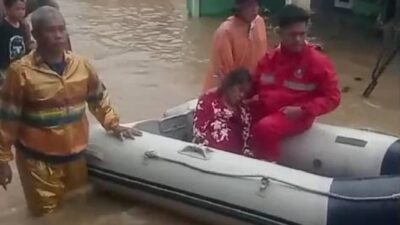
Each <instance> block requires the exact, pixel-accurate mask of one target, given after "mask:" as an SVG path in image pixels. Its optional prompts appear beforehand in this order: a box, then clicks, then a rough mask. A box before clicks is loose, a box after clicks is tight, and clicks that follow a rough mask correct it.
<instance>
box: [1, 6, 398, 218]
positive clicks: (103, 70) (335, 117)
mask: <svg viewBox="0 0 400 225" xmlns="http://www.w3.org/2000/svg"><path fill="white" fill-rule="evenodd" d="M59 3H60V5H61V9H62V11H63V13H64V15H65V18H66V21H67V24H68V29H69V33H70V35H71V42H72V47H73V50H74V51H76V52H78V53H80V54H82V55H85V56H87V57H88V58H90V59H92V62H93V64H94V65H95V67H96V68H97V69H98V72H99V75H100V76H101V78H102V79H103V81H104V82H105V84H106V85H107V87H108V89H109V91H110V93H111V96H112V99H113V102H114V105H115V106H116V108H117V110H118V111H119V112H120V114H121V118H122V121H123V122H131V121H134V120H140V119H146V118H150V117H157V116H160V115H161V114H162V112H164V111H165V109H167V108H169V107H172V106H174V105H177V104H180V103H182V102H184V101H186V100H189V99H192V98H194V97H196V96H197V94H198V93H199V90H200V87H201V82H202V79H203V76H204V74H205V72H206V69H207V63H208V56H209V52H210V47H211V44H210V43H211V37H212V34H213V31H214V30H215V29H216V27H217V26H218V25H219V23H220V22H221V19H209V18H204V19H203V18H202V19H200V20H198V19H190V18H187V16H186V5H185V1H184V0H59ZM338 23H339V24H340V21H339V22H338ZM312 34H313V36H315V37H317V38H318V40H320V41H322V42H323V43H324V46H325V48H326V51H327V52H328V54H329V55H330V56H331V57H332V58H333V59H334V61H335V63H336V66H337V69H338V72H339V74H340V77H341V85H342V87H346V89H348V92H346V93H343V101H342V105H341V107H340V109H338V110H337V111H336V112H334V113H332V114H330V115H329V116H326V117H324V118H321V121H322V122H325V123H329V124H336V125H343V126H349V127H355V128H370V129H374V130H378V131H382V132H387V133H391V134H396V135H400V72H399V71H400V63H399V61H398V60H397V61H395V63H393V64H397V65H392V66H391V67H390V68H388V71H387V72H386V74H385V75H384V76H383V77H382V79H381V81H380V83H379V84H378V87H377V88H376V90H375V92H374V93H373V95H372V96H371V98H370V99H368V100H365V99H364V98H362V97H361V94H362V92H363V90H364V88H365V87H366V86H367V84H368V82H369V75H370V73H371V71H372V69H373V67H374V64H375V61H376V55H377V53H378V52H379V46H380V44H379V40H378V39H374V38H372V35H371V32H369V31H365V30H360V29H355V28H354V27H352V26H351V25H347V26H346V25H340V26H327V25H326V24H325V23H324V21H320V22H317V21H314V24H313V29H312ZM271 36H272V37H271V38H270V39H271V40H274V38H273V35H272V34H271ZM14 169H15V168H14ZM87 189H89V190H82V191H81V193H76V194H75V195H74V196H73V197H72V198H71V200H69V201H67V202H66V205H65V207H64V209H63V210H62V211H60V212H58V213H56V214H55V215H52V216H50V217H48V218H44V219H32V218H31V217H30V216H29V215H28V212H27V210H26V206H25V201H24V197H23V193H22V190H21V186H20V184H19V178H18V177H17V173H15V176H14V181H13V183H12V185H10V186H9V190H8V191H7V192H4V191H3V190H0V199H1V200H0V224H7V225H36V224H38V225H39V224H59V225H69V224H74V225H86V224H87V225H89V224H93V225H109V224H117V225H150V224H151V225H161V224H163V225H169V224H170V225H184V224H185V225H189V224H190V225H192V224H196V223H195V222H191V221H190V220H187V219H184V218H181V217H178V216H176V215H173V214H171V213H168V212H164V211H160V210H158V209H153V208H151V207H148V206H143V205H142V204H140V203H132V202H124V201H120V200H116V199H114V198H110V197H106V196H103V195H102V194H98V193H94V192H92V191H90V188H87Z"/></svg>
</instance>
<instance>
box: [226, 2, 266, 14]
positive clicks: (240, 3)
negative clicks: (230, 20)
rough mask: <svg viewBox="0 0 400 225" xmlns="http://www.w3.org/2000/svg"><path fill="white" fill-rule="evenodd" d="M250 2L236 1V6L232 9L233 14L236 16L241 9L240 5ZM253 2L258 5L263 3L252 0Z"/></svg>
mask: <svg viewBox="0 0 400 225" xmlns="http://www.w3.org/2000/svg"><path fill="white" fill-rule="evenodd" d="M248 1H249V0H235V4H234V6H233V8H232V12H233V14H236V13H238V12H239V10H240V9H239V8H240V5H243V4H246V2H248ZM251 2H256V3H257V4H258V5H261V1H260V0H251Z"/></svg>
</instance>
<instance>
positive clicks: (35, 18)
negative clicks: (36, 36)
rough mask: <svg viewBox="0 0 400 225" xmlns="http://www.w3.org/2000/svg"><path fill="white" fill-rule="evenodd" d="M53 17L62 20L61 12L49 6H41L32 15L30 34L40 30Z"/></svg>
mask: <svg viewBox="0 0 400 225" xmlns="http://www.w3.org/2000/svg"><path fill="white" fill-rule="evenodd" d="M54 16H59V17H61V18H63V19H64V17H63V16H62V14H61V12H60V11H59V10H58V9H56V8H54V7H51V6H43V7H40V8H39V9H37V10H35V11H34V12H33V13H32V17H31V20H32V32H37V31H39V30H41V28H42V26H43V24H45V23H47V22H48V21H50V20H52V19H53V18H54Z"/></svg>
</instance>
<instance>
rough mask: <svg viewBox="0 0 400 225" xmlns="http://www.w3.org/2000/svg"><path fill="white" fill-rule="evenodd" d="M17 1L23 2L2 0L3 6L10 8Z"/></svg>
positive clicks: (22, 0) (21, 0)
mask: <svg viewBox="0 0 400 225" xmlns="http://www.w3.org/2000/svg"><path fill="white" fill-rule="evenodd" d="M17 2H25V1H24V0H3V3H4V6H5V7H6V8H11V7H12V6H13V5H14V4H15V3H17Z"/></svg>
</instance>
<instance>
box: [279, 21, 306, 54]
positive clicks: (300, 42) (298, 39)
mask: <svg viewBox="0 0 400 225" xmlns="http://www.w3.org/2000/svg"><path fill="white" fill-rule="evenodd" d="M307 31H308V24H307V23H306V22H299V23H294V24H292V25H289V26H287V27H283V28H281V29H280V32H279V34H280V37H281V44H282V45H283V46H284V47H286V48H287V49H289V50H290V51H293V52H299V51H301V50H302V49H303V48H304V46H305V43H306V37H307Z"/></svg>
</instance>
